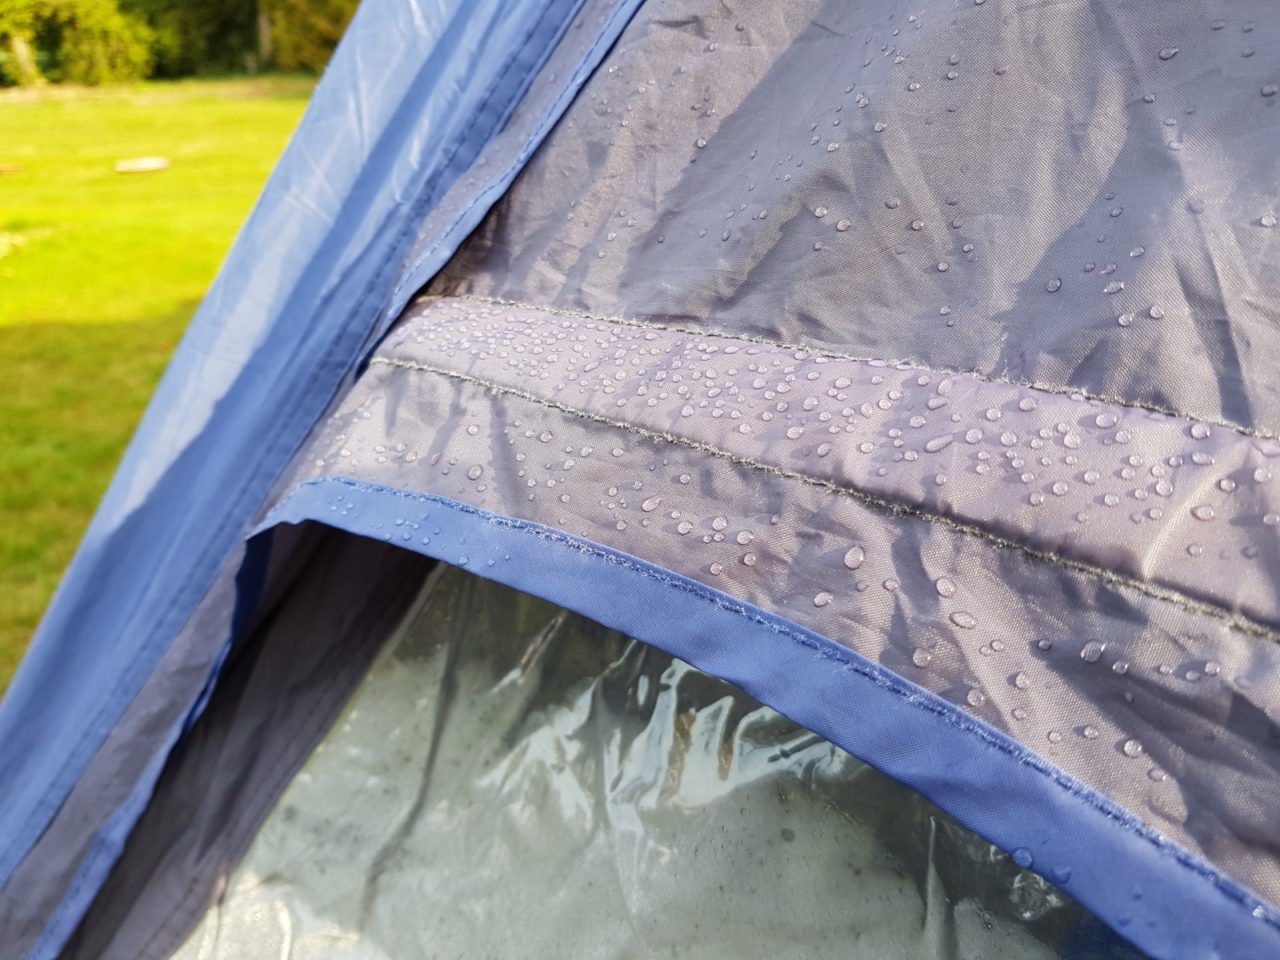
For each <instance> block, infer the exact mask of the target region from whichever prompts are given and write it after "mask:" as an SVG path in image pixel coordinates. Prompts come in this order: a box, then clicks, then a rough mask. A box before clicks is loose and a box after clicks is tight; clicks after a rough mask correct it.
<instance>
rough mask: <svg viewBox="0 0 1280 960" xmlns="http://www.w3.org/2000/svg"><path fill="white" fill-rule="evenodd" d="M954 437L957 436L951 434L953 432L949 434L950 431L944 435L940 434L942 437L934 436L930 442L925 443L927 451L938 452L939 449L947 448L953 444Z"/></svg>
mask: <svg viewBox="0 0 1280 960" xmlns="http://www.w3.org/2000/svg"><path fill="white" fill-rule="evenodd" d="M953 439H955V438H954V437H952V436H951V434H949V433H948V434H944V435H942V436H940V437H934V438H933V439H932V440H930V441H928V442H927V443H926V444H925V445H924V449H925V452H926V453H937V452H938V451H939V450H943V449H945V448H947V447H949V446H951V441H952V440H953Z"/></svg>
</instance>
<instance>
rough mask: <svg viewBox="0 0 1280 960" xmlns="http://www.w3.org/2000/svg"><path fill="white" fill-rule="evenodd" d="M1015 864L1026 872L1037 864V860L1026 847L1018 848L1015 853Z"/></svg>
mask: <svg viewBox="0 0 1280 960" xmlns="http://www.w3.org/2000/svg"><path fill="white" fill-rule="evenodd" d="M1013 862H1014V863H1016V864H1017V865H1018V866H1020V867H1022V868H1023V869H1024V870H1028V869H1030V868H1031V864H1032V863H1034V862H1035V858H1033V857H1032V856H1031V851H1030V850H1028V849H1027V848H1026V847H1018V848H1017V849H1016V850H1014V851H1013Z"/></svg>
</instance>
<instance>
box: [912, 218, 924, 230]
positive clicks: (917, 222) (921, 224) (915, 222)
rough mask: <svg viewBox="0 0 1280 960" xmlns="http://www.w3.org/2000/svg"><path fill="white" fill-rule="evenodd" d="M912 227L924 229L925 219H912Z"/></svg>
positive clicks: (913, 228)
mask: <svg viewBox="0 0 1280 960" xmlns="http://www.w3.org/2000/svg"><path fill="white" fill-rule="evenodd" d="M911 229H912V230H923V229H924V221H923V220H912V221H911Z"/></svg>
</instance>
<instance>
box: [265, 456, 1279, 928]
mask: <svg viewBox="0 0 1280 960" xmlns="http://www.w3.org/2000/svg"><path fill="white" fill-rule="evenodd" d="M327 484H333V485H337V486H344V487H349V488H352V489H355V490H360V491H363V492H367V493H374V494H378V495H391V496H395V497H398V498H400V499H404V500H413V501H417V502H431V503H434V504H437V505H439V506H442V507H445V508H447V509H450V510H454V511H457V512H461V513H467V514H471V515H474V516H477V517H481V518H483V519H486V520H487V521H488V522H489V523H491V524H494V525H496V526H506V527H508V528H512V529H516V530H520V531H521V532H524V533H528V534H530V535H532V536H536V537H538V538H539V539H540V540H543V541H546V542H550V543H554V544H557V545H559V546H563V547H566V548H568V549H572V550H575V551H577V552H579V553H581V554H584V555H586V556H590V557H594V558H597V559H600V560H602V561H604V562H605V563H608V564H611V565H614V566H621V567H625V568H627V569H629V570H631V571H632V572H634V573H637V574H639V575H641V576H643V577H646V578H649V579H652V580H656V581H658V582H659V583H663V584H665V585H667V586H669V587H672V588H675V589H678V590H680V591H682V592H684V593H686V594H688V595H690V596H693V597H695V598H697V599H699V600H702V601H704V602H706V603H710V604H712V605H713V606H716V607H718V608H719V609H721V610H724V611H725V612H727V613H731V614H735V615H737V616H740V617H742V618H743V619H746V620H750V621H752V622H754V623H756V624H758V625H761V626H764V627H767V628H768V629H770V630H772V631H773V632H775V633H777V634H779V635H781V636H783V637H786V638H787V639H788V640H790V641H792V642H793V643H795V644H797V645H799V646H802V647H805V648H807V649H809V650H812V651H813V652H814V653H815V654H816V655H817V656H818V657H819V658H824V659H831V660H834V661H835V662H837V663H839V664H841V665H842V666H844V667H846V668H847V669H849V670H851V671H853V672H855V673H858V674H859V675H861V676H863V677H865V678H866V679H868V680H870V681H871V682H872V683H875V684H876V685H877V686H879V687H881V688H883V689H885V690H888V691H889V692H891V693H893V694H895V695H896V696H898V697H900V698H901V699H902V700H903V702H904V703H906V704H908V705H910V706H913V707H918V708H920V709H922V710H926V711H928V712H929V713H932V714H934V715H935V716H937V717H939V718H940V719H941V720H942V721H943V722H945V723H947V724H948V725H950V726H953V727H955V728H957V729H959V730H962V731H964V732H966V733H968V734H971V735H973V736H974V737H976V738H977V740H978V741H979V742H980V743H982V744H983V745H984V746H986V747H988V748H990V749H994V750H997V751H999V752H1001V753H1003V754H1005V755H1006V756H1009V757H1012V758H1013V759H1015V760H1016V761H1017V762H1018V763H1020V764H1022V765H1024V766H1027V767H1029V768H1030V769H1032V770H1034V771H1035V772H1037V773H1039V774H1041V775H1043V776H1045V777H1047V778H1048V779H1049V780H1050V781H1052V782H1053V783H1055V784H1056V785H1057V786H1059V787H1061V788H1063V789H1064V790H1066V791H1067V792H1068V793H1069V794H1070V795H1072V796H1073V797H1075V798H1077V799H1078V800H1081V801H1083V802H1084V803H1086V804H1087V805H1088V806H1090V807H1091V808H1093V809H1094V810H1097V811H1098V812H1099V813H1101V814H1103V815H1104V816H1105V817H1107V818H1108V819H1109V820H1111V821H1113V822H1115V823H1117V824H1118V825H1119V826H1120V827H1121V828H1122V829H1124V830H1127V831H1129V832H1130V833H1132V834H1134V835H1136V836H1139V837H1141V838H1142V839H1144V840H1146V841H1147V842H1149V843H1151V844H1152V845H1153V846H1154V847H1155V848H1156V849H1157V850H1159V851H1160V852H1161V853H1162V854H1163V855H1165V856H1168V857H1170V858H1171V859H1172V860H1173V861H1174V862H1175V863H1177V864H1178V865H1179V866H1180V867H1182V868H1184V869H1186V870H1189V871H1191V872H1192V873H1194V874H1196V875H1197V876H1199V877H1201V878H1203V879H1205V880H1208V881H1209V882H1210V883H1211V884H1212V885H1213V887H1214V889H1216V890H1217V891H1218V892H1219V893H1221V894H1222V895H1224V896H1226V897H1228V898H1229V899H1230V900H1232V901H1233V902H1235V903H1237V904H1239V905H1240V906H1242V907H1245V908H1248V909H1250V910H1251V912H1252V913H1251V915H1252V917H1253V918H1256V919H1260V920H1262V921H1263V922H1264V923H1266V924H1267V925H1268V926H1269V927H1271V928H1272V929H1274V930H1277V931H1280V922H1277V920H1276V919H1275V918H1273V917H1272V916H1271V914H1270V912H1269V911H1267V910H1265V909H1264V908H1263V907H1262V906H1261V903H1258V902H1256V901H1254V900H1252V899H1251V898H1249V897H1248V895H1247V890H1246V889H1245V888H1243V887H1241V886H1240V885H1238V884H1236V883H1235V882H1234V881H1232V880H1230V879H1229V878H1227V877H1225V876H1224V875H1223V874H1221V873H1220V872H1218V871H1217V870H1215V869H1213V867H1211V866H1210V865H1208V864H1207V863H1204V862H1203V861H1202V860H1201V859H1200V858H1198V857H1196V856H1195V855H1194V854H1193V853H1191V852H1190V851H1187V850H1185V849H1183V848H1181V847H1180V846H1178V845H1177V844H1174V843H1171V842H1169V841H1168V840H1165V839H1164V838H1163V837H1161V836H1160V834H1159V833H1158V832H1157V831H1154V830H1152V829H1151V828H1150V827H1148V826H1146V825H1145V824H1143V823H1142V822H1141V821H1140V820H1139V819H1138V818H1137V817H1135V816H1134V815H1133V814H1132V813H1130V812H1129V811H1128V810H1126V809H1124V808H1123V807H1120V806H1119V805H1118V804H1115V803H1114V802H1111V801H1109V800H1107V799H1106V798H1105V797H1103V796H1101V795H1100V794H1098V793H1097V791H1096V790H1094V789H1093V788H1092V787H1090V786H1089V785H1088V784H1086V783H1083V782H1082V781H1080V780H1077V779H1076V778H1075V777H1072V776H1070V775H1069V774H1067V773H1065V772H1064V771H1062V770H1060V769H1058V768H1057V767H1056V766H1054V765H1053V764H1051V763H1049V762H1048V761H1047V760H1045V759H1044V758H1043V757H1040V756H1039V755H1038V754H1035V753H1034V752H1032V751H1030V750H1028V749H1027V748H1026V747H1024V746H1022V745H1021V744H1019V743H1016V742H1013V741H1011V740H1008V739H1007V738H1006V737H1005V736H1004V735H1003V734H1000V733H998V732H997V731H993V730H990V729H988V728H987V727H986V726H985V725H983V724H981V723H980V722H977V721H975V720H974V719H972V718H971V717H969V716H968V715H967V714H965V713H964V712H963V711H962V710H960V708H958V707H956V706H955V705H954V704H950V703H947V702H946V701H943V700H941V699H940V698H938V697H936V696H935V695H933V694H930V693H928V692H927V691H922V690H919V689H914V690H913V689H911V687H913V686H914V684H910V681H907V680H904V679H902V678H900V677H898V676H897V675H896V674H893V673H892V672H891V671H888V670H876V669H874V668H872V667H868V666H866V665H864V664H862V663H859V662H858V661H857V660H854V659H852V658H851V657H850V656H849V655H848V654H849V653H851V652H852V651H846V650H845V648H843V647H840V646H839V645H838V644H836V643H835V641H831V640H830V638H825V639H827V640H829V641H830V642H831V644H832V647H833V648H834V649H832V648H825V647H824V646H823V644H821V643H820V642H819V641H818V639H815V637H821V635H815V637H811V636H806V635H805V634H803V633H800V632H799V631H797V630H794V629H792V628H791V627H790V626H788V625H787V624H788V621H786V620H784V619H783V618H781V617H778V616H776V615H769V614H768V613H767V612H762V613H754V612H752V611H751V610H750V609H748V606H747V605H746V604H745V603H742V602H738V601H736V600H735V599H734V598H732V597H729V596H728V595H725V594H721V593H720V592H719V591H715V590H713V589H711V588H709V587H707V586H705V585H703V584H700V583H698V582H696V581H691V580H689V579H687V578H684V577H679V576H677V575H674V574H670V573H667V572H665V571H663V570H662V569H661V568H657V567H654V566H652V565H650V564H645V563H643V562H642V561H638V560H635V559H633V558H630V557H627V556H626V555H625V554H620V553H617V552H615V551H612V550H609V549H607V548H604V547H601V546H599V545H597V544H593V543H591V542H590V541H587V540H583V539H582V538H580V537H575V536H573V535H572V534H568V533H565V532H563V531H558V530H554V529H552V528H549V527H544V526H541V525H539V524H534V523H532V522H529V521H526V520H521V519H519V518H517V517H505V516H501V515H499V514H494V513H491V512H489V511H487V510H482V509H480V508H478V507H473V506H471V505H469V504H465V503H461V502H459V501H456V500H451V499H449V498H447V497H442V496H439V495H437V494H429V493H417V492H414V491H408V490H401V489H399V488H396V487H388V486H385V485H382V484H377V483H370V482H368V481H361V480H354V479H351V478H348V477H341V476H328V477H319V478H315V479H312V480H307V481H305V482H304V483H302V484H299V486H298V487H297V488H296V489H295V490H294V491H293V493H291V494H290V495H289V497H288V498H286V499H285V500H284V501H282V503H281V504H279V505H277V506H276V507H274V508H272V510H271V511H270V513H269V514H268V516H267V518H266V519H265V520H264V521H263V523H262V525H261V526H260V527H259V532H261V531H263V530H266V529H268V528H269V527H271V526H273V525H274V524H275V523H281V522H289V521H285V520H275V521H274V523H273V519H272V518H273V517H274V516H276V515H278V514H279V513H280V512H281V508H282V507H283V506H284V505H285V504H287V503H288V502H289V500H290V499H292V497H293V496H294V495H296V494H297V493H298V491H300V490H302V489H303V488H305V487H318V486H322V485H327ZM317 522H320V523H325V522H326V521H324V520H321V519H317ZM327 525H334V524H327ZM464 563H465V558H464ZM479 575H480V576H483V575H484V574H483V573H480V574H479ZM855 656H856V654H855ZM908 684H910V686H907V685H908Z"/></svg>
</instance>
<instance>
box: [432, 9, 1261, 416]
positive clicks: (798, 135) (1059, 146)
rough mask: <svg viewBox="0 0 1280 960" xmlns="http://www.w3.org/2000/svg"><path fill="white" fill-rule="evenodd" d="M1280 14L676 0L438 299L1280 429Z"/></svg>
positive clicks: (569, 123)
mask: <svg viewBox="0 0 1280 960" xmlns="http://www.w3.org/2000/svg"><path fill="white" fill-rule="evenodd" d="M1278 47H1280V16H1277V13H1276V7H1275V4H1274V3H1272V2H1271V0H1233V2H1231V3H1205V2H1202V0H1131V2H1125V3H1113V2H1105V3H1052V4H1044V3H1033V2H1020V0H987V2H982V3H975V2H973V0H931V2H925V3H919V2H912V3H906V2H897V0H895V2H889V3H885V2H883V0H858V2H846V0H802V2H795V3H786V4H783V5H774V4H770V5H765V6H762V5H760V4H756V3H747V2H733V0H728V2H723V3H721V2H715V3H710V2H707V0H654V2H650V3H648V4H646V5H645V8H644V14H643V17H642V18H641V19H638V20H637V21H636V22H635V24H634V25H633V27H632V28H631V29H630V30H629V31H628V32H627V34H626V36H625V37H624V38H623V41H622V43H621V44H620V45H619V47H618V48H617V49H616V50H615V51H614V53H613V54H612V55H611V57H610V58H609V62H608V64H607V69H606V70H604V71H602V72H600V73H599V74H598V75H597V76H596V77H595V78H594V79H593V81H592V82H591V83H590V84H588V86H587V87H586V88H585V89H584V90H583V93H582V95H581V96H580V97H579V98H578V100H577V102H576V103H575V104H574V106H573V108H572V109H571V110H570V111H569V112H568V113H567V114H566V116H565V118H564V121H563V122H562V123H561V124H560V126H559V127H558V128H557V130H556V132H555V134H554V136H553V137H552V138H551V139H550V140H549V141H548V142H547V144H546V146H545V148H544V149H543V150H541V151H539V154H538V156H537V157H536V158H535V159H534V161H533V162H532V163H531V164H530V166H529V167H528V169H526V170H525V171H524V173H523V174H522V176H521V178H520V181H519V182H518V183H517V185H516V186H515V188H514V189H513V190H512V191H511V192H510V193H508V194H507V196H506V197H505V198H504V199H503V201H502V203H501V204H500V205H499V207H498V208H497V209H496V210H495V211H494V213H493V214H492V215H491V216H490V217H489V218H488V219H487V220H486V223H485V224H484V226H483V227H482V228H481V229H480V230H479V231H478V232H477V234H476V235H475V236H474V237H473V238H472V241H471V242H470V243H469V244H468V245H467V246H466V247H465V248H464V249H463V250H462V251H461V252H460V254H459V256H457V257H456V258H455V259H454V260H453V261H452V263H451V264H450V266H449V267H448V269H447V270H446V271H445V272H444V273H443V274H442V275H441V277H440V278H438V279H437V281H436V282H435V283H434V284H433V289H434V290H435V291H436V292H440V293H460V292H471V293H481V294H487V295H492V296H501V297H505V298H507V299H512V300H522V301H528V302H532V303H537V304H546V305H551V306H560V307H569V308H574V309H580V310H586V311H588V312H591V313H597V314H608V315H622V316H627V317H641V318H643V317H651V318H665V319H678V320H680V321H681V322H688V323H695V324H698V325H705V326H707V327H710V328H713V329H725V330H732V331H734V332H739V333H754V334H759V335H762V336H767V337H769V338H771V339H777V340H783V341H786V342H792V343H801V344H806V345H810V346H820V347H825V348H830V349H834V350H837V351H840V352H844V353H853V354H856V355H858V356H869V357H877V358H880V359H884V360H912V361H916V362H920V363H923V364H925V365H927V366H931V367H939V368H946V369H955V370H965V371H977V372H979V373H981V374H983V375H985V376H989V377H1001V378H1009V379H1014V380H1019V381H1022V380H1026V381H1033V382H1036V383H1042V384H1046V385H1050V386H1054V387H1057V388H1059V389H1066V388H1069V389H1075V390H1080V391H1084V392H1088V393H1092V394H1096V395H1100V396H1108V397H1114V398H1118V399H1122V400H1125V401H1130V402H1133V403H1137V404H1142V405H1146V406H1151V407H1157V408H1161V409H1167V410H1172V411H1177V412H1180V413H1183V414H1186V415H1190V416H1193V417H1197V418H1202V419H1210V420H1223V421H1228V422H1231V423H1234V424H1237V425H1239V426H1243V427H1245V428H1248V429H1252V430H1257V431H1259V432H1261V433H1264V434H1266V435H1269V436H1274V435H1275V434H1276V432H1277V431H1278V430H1280V385H1278V384H1277V382H1276V378H1275V375H1274V372H1275V370H1276V369H1277V366H1278V365H1280V345H1278V343H1277V338H1276V336H1275V333H1274V328H1275V325H1276V322H1277V320H1280V307H1278V306H1277V304H1280V274H1277V272H1276V270H1275V269H1274V265H1275V262H1276V258H1277V249H1278V247H1277V244H1280V232H1277V230H1276V229H1275V228H1276V224H1277V217H1278V216H1280V206H1277V201H1278V199H1280V197H1278V194H1277V189H1278V188H1277V184H1280V150H1277V148H1276V145H1277V143H1278V142H1280V96H1277V95H1276V88H1277V84H1280V75H1277V72H1276V66H1275V58H1274V55H1273V51H1275V50H1276V49H1277V48H1278Z"/></svg>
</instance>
